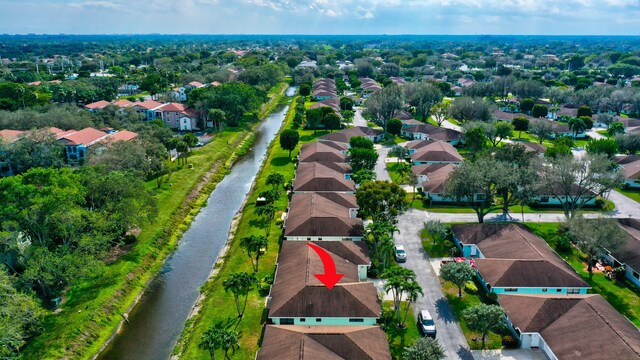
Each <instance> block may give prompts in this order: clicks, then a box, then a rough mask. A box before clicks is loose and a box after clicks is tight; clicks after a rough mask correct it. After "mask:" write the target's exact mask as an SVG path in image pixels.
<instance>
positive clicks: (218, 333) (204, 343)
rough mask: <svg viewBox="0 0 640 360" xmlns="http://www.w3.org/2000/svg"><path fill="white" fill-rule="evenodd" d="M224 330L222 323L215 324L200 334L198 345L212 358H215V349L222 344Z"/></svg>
mask: <svg viewBox="0 0 640 360" xmlns="http://www.w3.org/2000/svg"><path fill="white" fill-rule="evenodd" d="M225 331H226V330H225V329H224V328H223V327H222V325H220V324H215V325H213V326H212V327H210V328H209V330H207V331H205V332H204V334H202V339H201V340H200V347H203V348H205V349H206V350H207V351H209V354H211V359H212V360H213V359H215V358H216V354H215V350H216V349H219V348H220V347H221V346H222V341H221V340H222V333H223V332H225Z"/></svg>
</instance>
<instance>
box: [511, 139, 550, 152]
mask: <svg viewBox="0 0 640 360" xmlns="http://www.w3.org/2000/svg"><path fill="white" fill-rule="evenodd" d="M516 144H521V145H523V146H524V148H525V150H526V151H528V152H536V153H544V151H545V150H546V147H545V146H544V145H542V144H538V143H534V142H529V141H519V142H517V143H516Z"/></svg>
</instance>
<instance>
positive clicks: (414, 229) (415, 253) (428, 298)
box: [395, 210, 473, 360]
mask: <svg viewBox="0 0 640 360" xmlns="http://www.w3.org/2000/svg"><path fill="white" fill-rule="evenodd" d="M426 220H427V216H426V213H425V212H424V211H418V210H408V211H407V212H405V213H404V214H403V215H401V216H400V217H399V218H398V225H397V226H398V229H400V233H399V234H397V235H396V236H395V242H396V243H397V244H402V245H404V247H405V250H406V251H407V262H406V263H404V264H402V266H404V267H406V268H409V269H411V270H413V271H414V272H415V273H416V276H417V280H418V283H419V284H420V286H422V290H423V291H424V296H422V297H420V298H419V299H418V301H417V302H416V303H415V304H414V306H413V310H414V313H415V314H416V316H417V313H418V311H420V310H421V309H427V310H429V312H430V313H431V316H433V317H434V321H435V323H436V329H437V331H438V333H437V336H436V339H438V341H439V342H440V344H441V345H442V346H443V347H444V349H445V352H446V355H447V359H465V360H467V359H469V360H472V359H473V356H472V355H471V352H470V351H469V347H468V345H467V341H466V339H465V337H464V335H463V334H462V330H461V329H460V325H459V324H458V322H457V321H456V320H455V316H454V315H453V311H452V310H451V307H450V306H449V302H448V301H447V299H446V297H445V296H444V294H443V293H442V288H441V287H440V281H439V280H438V276H437V275H436V273H435V271H434V269H433V267H432V266H431V263H430V262H429V257H428V256H427V254H426V253H425V252H424V249H423V248H422V243H421V241H420V231H421V230H422V228H423V223H424V221H426ZM416 321H417V319H416ZM416 324H417V323H416ZM415 326H417V325H415Z"/></svg>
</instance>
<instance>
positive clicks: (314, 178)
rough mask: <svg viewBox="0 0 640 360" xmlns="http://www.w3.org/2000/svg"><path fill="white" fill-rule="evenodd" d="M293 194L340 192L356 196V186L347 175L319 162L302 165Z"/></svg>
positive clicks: (298, 171)
mask: <svg viewBox="0 0 640 360" xmlns="http://www.w3.org/2000/svg"><path fill="white" fill-rule="evenodd" d="M293 192H294V193H304V192H339V193H347V194H355V192H356V184H355V183H354V182H353V181H352V180H347V179H346V178H345V174H344V173H341V172H339V171H336V170H334V169H332V168H330V167H328V166H326V165H324V164H321V163H318V162H310V163H300V164H299V165H298V169H297V170H296V177H295V179H294V180H293Z"/></svg>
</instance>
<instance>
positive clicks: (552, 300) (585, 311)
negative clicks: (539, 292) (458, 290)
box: [499, 294, 640, 360]
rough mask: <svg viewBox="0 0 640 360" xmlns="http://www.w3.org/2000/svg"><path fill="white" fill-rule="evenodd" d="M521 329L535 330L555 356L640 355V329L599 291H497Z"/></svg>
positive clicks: (589, 359)
mask: <svg viewBox="0 0 640 360" xmlns="http://www.w3.org/2000/svg"><path fill="white" fill-rule="evenodd" d="M499 302H500V305H502V307H503V308H504V310H505V312H506V313H507V315H508V316H509V318H510V319H511V321H512V322H513V324H514V326H516V327H518V328H520V330H521V331H523V332H537V333H540V334H541V335H542V338H543V339H544V340H545V342H546V343H547V344H548V345H549V347H550V348H551V350H552V351H553V353H554V355H555V356H556V357H557V358H558V359H580V360H592V359H593V360H599V359H603V356H605V357H606V358H607V359H621V360H631V359H639V358H640V332H638V328H636V327H635V326H634V325H633V324H632V323H631V322H629V320H627V319H626V318H625V317H624V316H622V315H620V313H618V312H617V311H616V310H615V309H614V308H613V307H612V306H611V305H610V304H609V303H608V302H607V301H606V300H605V299H604V298H602V297H601V296H600V295H595V294H592V295H570V296H562V297H560V296H558V297H551V296H524V295H500V297H499Z"/></svg>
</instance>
